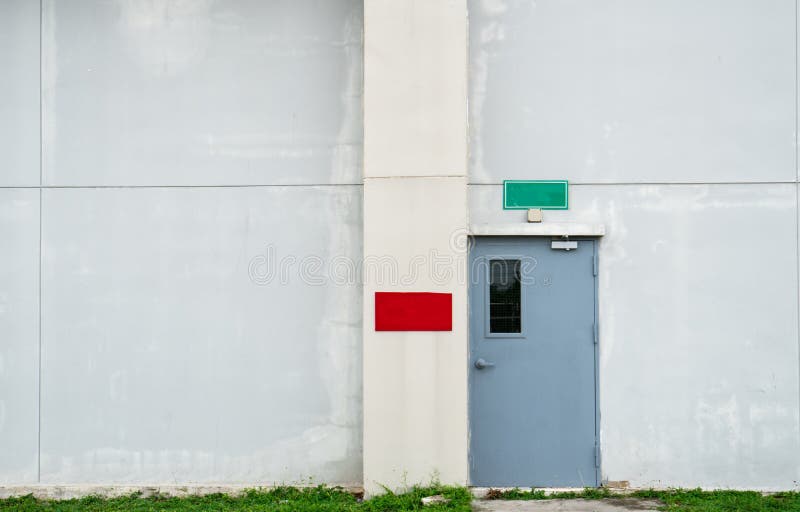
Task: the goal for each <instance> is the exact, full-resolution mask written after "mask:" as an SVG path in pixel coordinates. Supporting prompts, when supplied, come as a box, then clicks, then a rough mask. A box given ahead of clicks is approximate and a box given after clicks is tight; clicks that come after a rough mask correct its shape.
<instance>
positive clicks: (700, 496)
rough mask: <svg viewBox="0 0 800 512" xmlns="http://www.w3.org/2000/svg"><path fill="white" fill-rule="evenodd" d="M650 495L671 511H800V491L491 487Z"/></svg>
mask: <svg viewBox="0 0 800 512" xmlns="http://www.w3.org/2000/svg"><path fill="white" fill-rule="evenodd" d="M625 497H632V498H646V499H657V500H660V501H662V502H663V503H664V506H663V507H662V508H661V510H664V511H667V512H778V511H798V512H800V493H798V492H782V493H776V494H770V495H766V496H765V495H762V494H761V493H760V492H755V491H702V490H700V489H688V490H687V489H673V490H669V491H655V490H643V491H633V492H630V493H625V494H623V493H615V492H613V491H611V490H609V489H606V488H600V489H584V490H583V491H578V492H556V493H552V494H547V495H545V493H544V491H541V490H530V491H524V490H521V489H511V490H508V491H498V490H490V492H489V496H488V498H489V499H504V500H548V499H578V498H583V499H604V498H625Z"/></svg>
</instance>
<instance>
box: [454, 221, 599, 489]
mask: <svg viewBox="0 0 800 512" xmlns="http://www.w3.org/2000/svg"><path fill="white" fill-rule="evenodd" d="M601 236H602V235H595V236H592V235H588V236H587V235H584V236H570V237H569V240H570V241H576V242H582V241H587V242H592V251H593V265H594V268H593V273H594V337H595V338H594V341H595V342H594V440H595V455H594V456H595V484H594V487H595V488H596V487H600V485H601V484H602V466H603V458H602V449H601V442H600V419H601V418H600V293H599V288H600V240H601V238H600V237H601ZM477 238H480V239H492V238H500V239H502V240H503V241H506V242H508V241H513V242H516V243H515V245H516V244H517V243H518V244H519V245H523V244H524V242H525V241H526V240H530V239H538V240H541V239H547V240H551V241H553V240H564V239H565V238H566V237H559V236H553V235H544V234H541V235H540V234H530V235H529V234H505V233H504V234H497V235H492V234H480V235H478V234H470V235H469V243H468V244H467V247H468V248H469V252H468V254H467V262H468V267H469V268H470V272H468V275H469V281H468V283H467V311H471V304H470V302H471V301H472V291H471V290H472V284H473V283H472V274H471V267H472V261H473V260H472V251H473V248H474V247H475V239H477ZM551 250H556V249H551ZM559 250H561V249H559ZM508 252H509V251H508V250H507V249H504V250H503V251H501V254H499V256H502V255H503V254H502V253H508ZM484 314H486V312H484ZM482 323H484V325H485V322H482ZM467 329H468V332H467V432H468V436H469V437H468V439H470V441H469V442H468V443H467V451H468V453H467V467H468V472H467V477H468V485H469V486H470V487H472V486H473V484H472V442H471V439H472V386H470V380H471V377H470V373H469V372H471V371H472V335H473V332H472V324H471V322H469V323H468V327H467Z"/></svg>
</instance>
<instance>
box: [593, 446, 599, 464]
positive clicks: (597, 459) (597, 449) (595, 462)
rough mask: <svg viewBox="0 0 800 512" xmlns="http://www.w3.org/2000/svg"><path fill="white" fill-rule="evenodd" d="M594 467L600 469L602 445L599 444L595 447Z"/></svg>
mask: <svg viewBox="0 0 800 512" xmlns="http://www.w3.org/2000/svg"><path fill="white" fill-rule="evenodd" d="M594 467H595V468H599V467H600V445H599V444H597V443H595V445H594Z"/></svg>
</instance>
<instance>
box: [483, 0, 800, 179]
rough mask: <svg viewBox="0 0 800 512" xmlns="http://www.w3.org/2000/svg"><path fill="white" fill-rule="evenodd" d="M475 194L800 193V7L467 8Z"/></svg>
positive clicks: (669, 3) (528, 3)
mask: <svg viewBox="0 0 800 512" xmlns="http://www.w3.org/2000/svg"><path fill="white" fill-rule="evenodd" d="M469 8H470V9H469V16H470V78H469V83H470V136H471V143H470V155H471V157H470V163H471V166H470V181H471V182H473V183H501V182H502V180H503V179H537V178H538V179H552V178H563V177H569V178H570V179H572V180H574V181H578V182H606V183H615V182H649V183H661V182H670V183H672V182H705V181H711V182H739V181H747V182H764V181H793V180H794V179H795V171H794V169H795V165H794V154H795V151H794V147H795V144H794V131H795V68H796V62H795V2H794V1H792V0H775V1H771V2H763V1H759V0H739V1H735V2H731V1H728V0H712V1H704V2H695V1H692V0H680V1H674V0H658V1H652V2H641V1H639V0H602V1H597V0H569V1H563V0H537V1H533V0H523V1H516V2H510V1H505V0H470V1H469Z"/></svg>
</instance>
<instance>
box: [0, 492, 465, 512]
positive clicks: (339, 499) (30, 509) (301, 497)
mask: <svg viewBox="0 0 800 512" xmlns="http://www.w3.org/2000/svg"><path fill="white" fill-rule="evenodd" d="M434 494H443V495H444V496H445V497H446V498H449V499H450V503H447V504H442V505H431V506H428V507H425V510H431V512H433V511H456V512H466V511H468V510H470V499H471V495H470V493H469V491H468V490H467V489H465V488H463V487H445V486H430V487H413V488H411V489H410V490H409V491H408V492H406V493H403V494H394V493H387V494H384V495H382V496H378V497H375V498H373V499H371V500H366V501H359V500H358V499H357V498H356V497H355V496H353V495H352V494H351V493H349V492H347V491H345V490H344V489H341V488H335V487H325V486H319V487H314V488H306V489H298V488H294V487H280V488H277V489H272V490H269V491H256V490H252V491H247V492H246V493H244V494H243V495H241V496H236V497H231V496H228V495H225V494H211V495H207V496H189V497H182V498H169V497H163V496H155V497H147V498H143V497H141V496H140V495H137V494H132V495H130V496H125V497H121V498H100V497H96V496H92V497H87V498H81V499H73V500H63V501H54V500H39V499H36V498H34V497H32V496H25V497H22V498H10V499H6V500H0V511H2V512H6V511H12V510H13V511H14V512H45V511H46V512H78V511H80V512H122V511H125V512H151V511H175V512H212V511H213V512H227V511H235V512H245V511H248V512H249V511H258V512H333V511H337V512H338V511H344V512H402V511H408V510H420V509H422V508H423V505H422V502H421V499H422V498H423V497H425V496H432V495H434Z"/></svg>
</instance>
